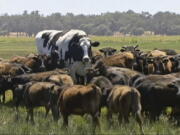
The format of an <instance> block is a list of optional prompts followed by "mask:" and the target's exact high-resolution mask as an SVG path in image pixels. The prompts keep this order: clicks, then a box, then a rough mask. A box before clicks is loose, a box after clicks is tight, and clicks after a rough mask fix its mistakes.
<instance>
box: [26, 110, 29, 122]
mask: <svg viewBox="0 0 180 135" xmlns="http://www.w3.org/2000/svg"><path fill="white" fill-rule="evenodd" d="M26 121H27V122H28V121H29V109H27V116H26Z"/></svg>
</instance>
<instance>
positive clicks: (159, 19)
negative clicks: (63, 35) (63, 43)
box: [0, 10, 180, 36]
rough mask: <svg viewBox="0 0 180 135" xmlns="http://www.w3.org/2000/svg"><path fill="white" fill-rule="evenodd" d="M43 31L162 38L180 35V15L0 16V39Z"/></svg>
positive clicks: (128, 12)
mask: <svg viewBox="0 0 180 135" xmlns="http://www.w3.org/2000/svg"><path fill="white" fill-rule="evenodd" d="M44 29H56V30H69V29H82V30H84V31H86V32H87V33H88V34H92V35H113V34H114V33H121V34H131V35H142V34H144V32H147V31H150V32H153V33H155V34H161V35H180V14H175V13H171V12H158V13H156V14H154V15H152V14H150V13H148V12H142V13H135V12H134V11H132V10H129V11H127V12H114V13H103V14H100V15H83V14H80V15H74V14H72V13H67V14H66V15H62V14H61V13H53V14H51V15H48V16H44V15H41V14H39V12H38V11H32V12H30V13H28V11H24V12H23V13H22V14H18V15H8V14H3V15H1V16H0V35H6V34H8V33H9V32H25V33H27V35H28V36H32V35H34V34H36V33H37V32H38V31H41V30H44Z"/></svg>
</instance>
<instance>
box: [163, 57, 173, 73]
mask: <svg viewBox="0 0 180 135" xmlns="http://www.w3.org/2000/svg"><path fill="white" fill-rule="evenodd" d="M171 59H172V56H164V57H162V64H163V69H164V71H163V73H165V74H167V73H171V72H172V71H173V63H172V61H171Z"/></svg>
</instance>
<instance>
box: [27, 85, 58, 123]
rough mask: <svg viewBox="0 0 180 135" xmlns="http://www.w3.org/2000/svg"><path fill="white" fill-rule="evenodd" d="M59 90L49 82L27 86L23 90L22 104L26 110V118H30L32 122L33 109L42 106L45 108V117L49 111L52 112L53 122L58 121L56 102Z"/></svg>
mask: <svg viewBox="0 0 180 135" xmlns="http://www.w3.org/2000/svg"><path fill="white" fill-rule="evenodd" d="M60 92H61V88H60V86H58V85H55V84H54V83H51V82H35V83H33V84H32V85H29V86H27V87H26V89H25V90H24V103H25V106H26V109H27V118H26V120H27V121H28V120H29V116H30V117H31V121H32V122H34V117H33V109H34V107H38V106H44V107H45V108H46V116H47V114H48V112H49V109H51V111H52V115H53V118H54V120H58V108H57V100H58V97H59V93H60Z"/></svg>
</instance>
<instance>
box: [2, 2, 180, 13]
mask: <svg viewBox="0 0 180 135" xmlns="http://www.w3.org/2000/svg"><path fill="white" fill-rule="evenodd" d="M24 10H27V11H28V12H31V11H35V10H38V11H39V12H40V14H44V15H49V14H51V13H55V12H60V13H61V14H66V13H73V14H76V15H77V14H85V15H91V14H101V13H106V12H115V11H119V12H124V11H128V10H133V11H135V12H137V13H141V12H142V11H147V12H149V13H151V14H155V13H157V12H159V11H163V12H165V11H170V12H174V13H178V14H180V0H0V15H2V14H4V13H8V14H10V15H11V14H22V13H23V11H24Z"/></svg>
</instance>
